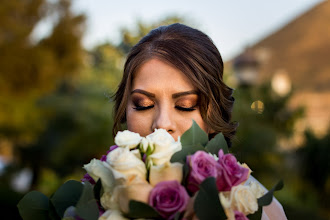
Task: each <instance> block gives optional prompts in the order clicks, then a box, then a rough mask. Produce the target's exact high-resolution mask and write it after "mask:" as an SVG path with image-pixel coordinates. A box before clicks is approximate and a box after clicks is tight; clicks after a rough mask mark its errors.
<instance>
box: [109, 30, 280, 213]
mask: <svg viewBox="0 0 330 220" xmlns="http://www.w3.org/2000/svg"><path fill="white" fill-rule="evenodd" d="M233 104H234V98H233V97H232V89H231V88H229V87H228V86H227V85H226V84H225V83H224V81H223V61H222V58H221V55H220V53H219V51H218V49H217V48H216V47H215V45H214V44H213V42H212V40H211V39H210V38H209V37H208V36H207V35H205V34H204V33H202V32H201V31H199V30H196V29H193V28H190V27H188V26H185V25H182V24H172V25H169V26H161V27H159V28H157V29H154V30H152V31H151V32H150V33H149V34H148V35H146V36H145V37H144V38H142V39H141V40H140V42H139V43H138V44H136V45H135V46H134V47H133V48H132V49H131V51H130V53H129V54H128V57H127V60H126V63H125V68H124V75H123V78H122V81H121V83H120V84H119V87H118V90H117V92H116V94H115V109H114V110H115V115H114V130H113V134H116V133H117V131H119V130H121V124H122V123H126V124H127V129H128V130H130V131H133V132H137V133H139V134H140V135H141V136H146V135H148V134H150V133H152V132H153V131H154V129H155V128H163V129H166V130H167V131H168V132H169V133H170V134H171V135H172V136H173V138H174V139H176V140H177V139H178V137H179V136H182V134H183V133H184V132H185V131H186V130H188V129H189V128H190V127H191V125H192V121H193V120H195V121H196V122H197V124H198V125H199V126H200V127H201V128H202V129H203V130H204V131H205V132H206V133H207V134H208V135H209V138H212V137H214V136H215V135H216V134H217V133H219V132H221V133H222V134H223V135H224V137H225V138H226V141H227V143H228V146H231V138H232V137H233V135H234V134H235V131H236V129H237V126H238V124H237V123H234V122H231V114H232V108H233ZM262 219H286V216H285V213H284V211H283V208H282V206H281V204H280V203H279V202H278V201H277V200H276V199H275V198H274V199H273V202H272V203H271V204H270V205H269V206H267V207H265V208H264V210H263V215H262Z"/></svg>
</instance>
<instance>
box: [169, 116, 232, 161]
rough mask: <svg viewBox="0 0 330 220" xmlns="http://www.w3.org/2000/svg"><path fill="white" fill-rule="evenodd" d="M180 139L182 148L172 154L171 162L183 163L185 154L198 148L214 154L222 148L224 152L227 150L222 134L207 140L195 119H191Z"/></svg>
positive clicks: (191, 152)
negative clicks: (188, 126) (189, 125)
mask: <svg viewBox="0 0 330 220" xmlns="http://www.w3.org/2000/svg"><path fill="white" fill-rule="evenodd" d="M180 141H181V144H182V150H181V151H179V152H176V153H175V154H174V155H173V156H172V158H171V162H172V163H173V162H181V163H184V162H185V160H186V156H187V155H191V154H194V153H195V152H196V151H199V150H201V151H208V152H211V153H213V154H216V155H217V154H218V152H219V150H220V149H223V150H224V152H225V153H227V152H228V147H227V142H226V140H225V139H224V136H223V135H222V134H218V135H216V137H214V138H213V139H212V140H211V141H209V140H208V136H207V134H206V133H205V131H203V130H202V129H201V128H200V127H199V126H198V124H197V123H196V122H195V121H193V124H192V125H191V127H190V128H189V129H188V130H187V131H186V132H185V133H184V134H183V135H182V137H181V140H180Z"/></svg>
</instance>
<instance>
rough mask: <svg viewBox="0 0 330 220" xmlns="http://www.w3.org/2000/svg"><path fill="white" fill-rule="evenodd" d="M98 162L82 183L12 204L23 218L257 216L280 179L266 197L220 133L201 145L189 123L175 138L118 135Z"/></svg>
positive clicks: (159, 133)
mask: <svg viewBox="0 0 330 220" xmlns="http://www.w3.org/2000/svg"><path fill="white" fill-rule="evenodd" d="M115 144H116V145H114V146H112V147H110V150H109V151H108V152H107V155H104V156H102V158H101V159H99V160H98V159H92V160H91V162H90V163H89V164H86V165H84V169H85V170H86V171H87V173H86V175H85V176H84V178H83V180H82V182H78V181H73V180H70V181H68V182H66V183H64V184H63V185H62V186H61V187H60V188H59V189H58V190H57V191H56V192H55V193H54V194H53V195H52V196H51V197H50V198H48V197H47V196H45V195H43V194H42V193H40V192H37V191H32V192H30V193H28V194H27V195H25V196H24V197H23V199H22V200H21V201H20V202H19V204H18V209H19V212H20V214H21V216H22V217H23V219H87V220H95V219H99V220H113V219H114V220H120V219H171V220H172V219H175V220H179V219H185V220H189V219H199V220H209V219H229V220H233V219H261V210H262V208H261V207H262V206H265V205H269V204H270V203H271V201H272V199H273V192H274V191H275V190H279V189H281V188H282V186H283V183H282V182H281V181H280V182H279V183H278V184H276V185H275V187H274V188H273V189H272V190H270V191H268V192H267V193H266V192H265V190H264V189H263V187H262V186H261V185H260V184H259V183H257V182H254V181H248V179H249V176H250V173H251V171H250V169H249V167H248V166H247V165H246V164H240V163H239V162H237V160H236V158H235V157H234V156H233V155H232V154H230V153H229V152H228V147H227V143H226V141H225V139H224V137H223V135H222V134H221V133H219V134H217V135H216V136H215V137H214V138H213V139H212V140H211V141H208V136H207V134H206V133H205V132H204V131H203V130H202V129H200V128H199V126H198V125H197V124H196V123H195V122H193V125H192V127H191V128H190V129H189V130H188V131H186V132H185V133H184V134H183V135H182V137H181V139H180V138H179V140H178V141H175V140H174V139H173V137H172V136H171V135H170V134H169V133H167V132H166V131H165V130H164V129H156V130H155V132H154V133H152V134H150V135H148V136H146V137H141V136H140V135H139V134H137V133H133V132H130V131H127V130H126V131H122V132H118V134H117V135H116V137H115Z"/></svg>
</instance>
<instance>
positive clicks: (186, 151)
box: [171, 144, 205, 163]
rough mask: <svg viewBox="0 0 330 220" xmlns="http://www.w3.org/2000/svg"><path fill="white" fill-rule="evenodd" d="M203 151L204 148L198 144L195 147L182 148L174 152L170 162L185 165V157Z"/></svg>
mask: <svg viewBox="0 0 330 220" xmlns="http://www.w3.org/2000/svg"><path fill="white" fill-rule="evenodd" d="M199 150H202V151H205V148H204V147H203V146H202V145H200V144H196V145H192V146H187V145H186V146H185V147H184V146H182V150H181V151H178V152H176V153H175V154H173V156H172V157H171V162H172V163H174V162H180V163H185V161H186V157H187V155H191V154H194V153H195V152H196V151H199Z"/></svg>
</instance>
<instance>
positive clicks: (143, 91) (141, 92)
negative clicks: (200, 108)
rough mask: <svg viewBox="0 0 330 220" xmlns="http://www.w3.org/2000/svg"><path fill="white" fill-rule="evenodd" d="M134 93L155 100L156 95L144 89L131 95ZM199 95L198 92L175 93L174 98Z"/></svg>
mask: <svg viewBox="0 0 330 220" xmlns="http://www.w3.org/2000/svg"><path fill="white" fill-rule="evenodd" d="M133 93H140V94H143V95H146V96H148V97H150V98H155V97H156V95H155V94H154V93H151V92H147V91H145V90H142V89H135V90H133V91H132V92H131V94H133ZM192 94H193V95H198V92H197V91H196V90H190V91H184V92H178V93H174V94H173V95H172V98H173V99H176V98H179V97H181V96H185V95H192Z"/></svg>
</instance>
